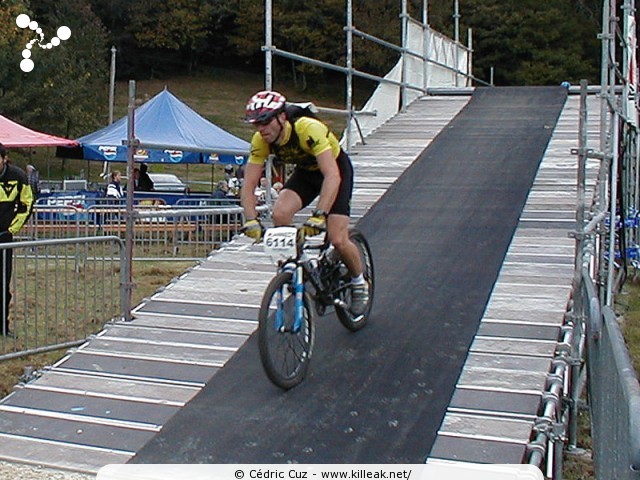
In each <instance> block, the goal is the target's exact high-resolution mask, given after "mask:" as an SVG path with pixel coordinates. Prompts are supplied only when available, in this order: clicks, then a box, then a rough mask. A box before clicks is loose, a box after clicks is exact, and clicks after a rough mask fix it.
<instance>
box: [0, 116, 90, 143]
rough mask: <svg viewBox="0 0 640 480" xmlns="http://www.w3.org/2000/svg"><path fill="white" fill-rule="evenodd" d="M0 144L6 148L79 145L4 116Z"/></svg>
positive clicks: (0, 125)
mask: <svg viewBox="0 0 640 480" xmlns="http://www.w3.org/2000/svg"><path fill="white" fill-rule="evenodd" d="M0 143H2V145H4V146H5V147H6V148H21V147H74V146H77V145H78V142H76V141H75V140H69V139H68V138H62V137H56V136H55V135H49V134H47V133H42V132H37V131H35V130H30V129H28V128H27V127H23V126H22V125H20V124H19V123H16V122H13V121H11V120H9V119H8V118H6V117H3V116H2V115H0Z"/></svg>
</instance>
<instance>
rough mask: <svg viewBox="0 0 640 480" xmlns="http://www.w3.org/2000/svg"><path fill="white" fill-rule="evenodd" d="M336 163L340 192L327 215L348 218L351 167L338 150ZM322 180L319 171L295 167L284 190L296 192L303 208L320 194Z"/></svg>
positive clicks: (346, 157)
mask: <svg viewBox="0 0 640 480" xmlns="http://www.w3.org/2000/svg"><path fill="white" fill-rule="evenodd" d="M337 162H338V168H339V169H340V176H341V177H342V181H341V182H340V190H338V195H337V197H336V201H335V202H333V206H332V207H331V209H330V210H329V214H332V213H335V214H337V215H346V216H349V215H350V214H351V193H352V192H353V166H352V165H351V160H350V159H349V156H348V155H347V154H346V153H345V152H344V150H340V155H338V158H337ZM323 180H324V175H322V172H321V171H320V170H306V169H304V168H300V167H296V168H295V169H294V170H293V174H291V176H290V177H289V179H288V180H287V182H286V183H285V185H284V188H288V189H289V190H293V191H294V192H296V193H297V194H298V196H299V197H300V200H302V207H303V208H304V207H306V206H307V205H309V204H310V203H311V202H313V200H314V199H315V198H316V197H317V196H318V195H319V194H320V189H321V188H322V181H323Z"/></svg>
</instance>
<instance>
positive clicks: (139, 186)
mask: <svg viewBox="0 0 640 480" xmlns="http://www.w3.org/2000/svg"><path fill="white" fill-rule="evenodd" d="M148 169H149V167H148V166H147V164H146V163H143V164H141V165H140V170H138V178H137V182H136V186H135V189H136V190H137V191H139V192H153V180H151V177H150V176H149V173H147V170H148Z"/></svg>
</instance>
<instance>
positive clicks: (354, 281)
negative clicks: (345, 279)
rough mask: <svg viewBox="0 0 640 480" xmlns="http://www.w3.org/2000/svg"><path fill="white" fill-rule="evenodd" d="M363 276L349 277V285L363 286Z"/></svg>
mask: <svg viewBox="0 0 640 480" xmlns="http://www.w3.org/2000/svg"><path fill="white" fill-rule="evenodd" d="M364 283H365V282H364V274H362V273H361V274H360V275H358V276H357V277H351V285H364Z"/></svg>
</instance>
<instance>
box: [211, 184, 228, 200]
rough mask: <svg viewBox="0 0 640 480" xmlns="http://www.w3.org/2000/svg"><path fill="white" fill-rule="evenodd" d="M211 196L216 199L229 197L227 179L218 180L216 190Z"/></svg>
mask: <svg viewBox="0 0 640 480" xmlns="http://www.w3.org/2000/svg"><path fill="white" fill-rule="evenodd" d="M211 198H214V199H216V200H227V199H228V198H229V185H228V184H227V182H226V181H225V180H220V181H219V182H218V184H217V185H216V191H215V192H213V193H212V194H211Z"/></svg>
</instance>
